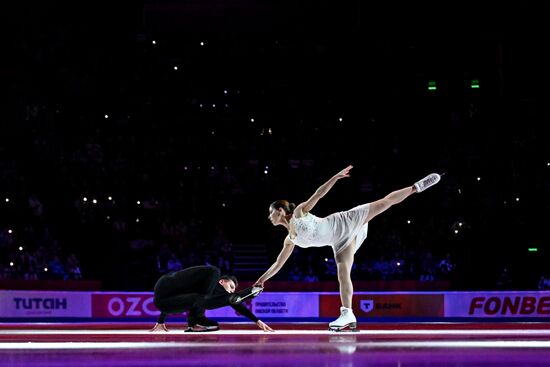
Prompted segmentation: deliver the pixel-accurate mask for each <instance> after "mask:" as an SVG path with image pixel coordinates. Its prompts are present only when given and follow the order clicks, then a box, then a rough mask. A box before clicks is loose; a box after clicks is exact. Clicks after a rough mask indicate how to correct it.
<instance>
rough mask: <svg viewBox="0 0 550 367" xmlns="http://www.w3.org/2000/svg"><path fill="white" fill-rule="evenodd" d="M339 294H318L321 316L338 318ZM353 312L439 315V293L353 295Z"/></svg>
mask: <svg viewBox="0 0 550 367" xmlns="http://www.w3.org/2000/svg"><path fill="white" fill-rule="evenodd" d="M341 305H342V304H341V302H340V296H338V295H329V294H323V295H320V300H319V313H320V316H321V317H338V315H339V314H340V306H341ZM352 308H353V313H354V314H355V316H357V317H443V315H444V295H443V294H395V293H394V294H355V295H354V296H353V305H352Z"/></svg>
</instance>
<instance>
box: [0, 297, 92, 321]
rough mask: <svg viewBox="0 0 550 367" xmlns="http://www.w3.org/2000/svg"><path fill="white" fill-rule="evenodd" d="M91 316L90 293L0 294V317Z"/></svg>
mask: <svg viewBox="0 0 550 367" xmlns="http://www.w3.org/2000/svg"><path fill="white" fill-rule="evenodd" d="M91 316H92V312H91V302H90V292H51V291H1V292H0V317H23V318H24V317H29V318H36V317H56V318H58V317H91Z"/></svg>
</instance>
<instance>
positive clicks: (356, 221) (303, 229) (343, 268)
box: [254, 166, 441, 330]
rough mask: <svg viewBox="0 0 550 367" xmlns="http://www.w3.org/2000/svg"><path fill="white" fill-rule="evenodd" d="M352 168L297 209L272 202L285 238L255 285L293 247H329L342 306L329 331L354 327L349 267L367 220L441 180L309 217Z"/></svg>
mask: <svg viewBox="0 0 550 367" xmlns="http://www.w3.org/2000/svg"><path fill="white" fill-rule="evenodd" d="M352 168H353V167H352V166H348V167H346V168H344V169H343V170H342V171H340V172H338V173H337V174H336V175H334V176H333V177H332V178H331V179H330V180H328V181H327V182H326V183H325V184H323V185H321V186H320V187H319V188H318V189H317V191H315V193H314V194H313V195H312V196H311V197H310V198H309V199H308V200H307V201H305V202H303V203H301V204H300V205H298V206H295V205H294V204H293V203H289V202H288V201H286V200H279V201H275V202H274V203H272V204H271V205H270V207H269V220H270V221H271V223H273V225H275V226H277V225H282V226H284V227H285V228H286V229H287V230H288V236H286V238H285V240H284V245H283V249H282V250H281V253H280V254H279V256H278V257H277V260H276V261H275V263H274V264H273V265H272V266H271V267H270V268H269V269H268V270H267V271H266V272H265V273H264V274H263V275H262V276H261V277H260V278H259V279H258V280H257V281H256V283H255V284H254V285H255V286H261V287H263V285H264V283H265V281H267V280H268V279H269V278H271V277H272V276H274V275H275V274H277V272H278V271H279V270H280V269H281V268H282V267H283V265H284V263H285V262H286V261H287V260H288V258H289V257H290V254H292V251H293V249H294V245H297V246H299V247H304V248H306V247H321V246H332V248H333V250H334V258H335V260H336V265H337V269H338V283H339V285H340V300H341V302H342V307H340V317H338V319H337V320H335V321H333V322H331V323H330V324H329V328H330V329H331V330H342V329H345V328H347V327H349V328H350V329H352V330H355V328H356V327H357V319H356V318H355V315H354V314H353V310H352V308H351V305H352V302H351V301H352V296H353V284H352V282H351V268H352V265H353V258H354V255H355V252H356V251H357V250H358V248H359V247H360V246H361V243H362V242H363V241H364V240H365V238H366V237H367V229H368V223H369V221H370V220H371V219H372V218H374V217H376V216H377V215H378V214H380V213H382V212H384V211H386V210H387V209H388V208H390V207H391V206H392V205H395V204H398V203H400V202H402V201H403V200H405V199H406V198H407V197H409V196H410V195H411V194H413V193H415V192H422V191H424V190H426V189H427V188H429V187H431V186H433V185H435V184H436V183H438V182H439V180H440V179H441V176H440V175H439V174H437V173H432V174H430V175H428V176H426V177H425V178H423V179H422V180H420V181H418V182H416V183H415V184H414V185H412V186H408V187H405V188H403V189H400V190H397V191H393V192H391V193H390V194H388V195H387V196H386V197H384V198H382V199H380V200H376V201H373V202H371V203H367V204H363V205H359V206H356V207H355V208H352V209H350V210H347V211H343V212H337V213H334V214H331V215H329V216H327V217H324V218H319V217H316V216H315V215H313V214H311V210H312V209H313V208H314V207H315V204H317V202H318V201H319V199H321V198H322V197H323V196H325V194H326V193H327V192H328V191H329V190H330V189H331V188H332V186H333V185H334V184H335V183H336V181H338V180H340V179H341V178H344V177H349V171H350V170H351V169H352Z"/></svg>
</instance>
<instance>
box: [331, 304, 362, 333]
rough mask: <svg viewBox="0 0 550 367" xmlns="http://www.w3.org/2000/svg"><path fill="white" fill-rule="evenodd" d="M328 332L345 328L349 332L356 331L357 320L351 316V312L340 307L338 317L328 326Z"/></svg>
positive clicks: (349, 309)
mask: <svg viewBox="0 0 550 367" xmlns="http://www.w3.org/2000/svg"><path fill="white" fill-rule="evenodd" d="M328 327H329V330H332V331H341V330H344V329H345V328H350V330H351V331H356V329H357V319H356V318H355V315H354V314H353V310H352V309H351V308H347V307H340V317H338V318H337V319H336V320H334V321H333V322H331V323H330V324H328Z"/></svg>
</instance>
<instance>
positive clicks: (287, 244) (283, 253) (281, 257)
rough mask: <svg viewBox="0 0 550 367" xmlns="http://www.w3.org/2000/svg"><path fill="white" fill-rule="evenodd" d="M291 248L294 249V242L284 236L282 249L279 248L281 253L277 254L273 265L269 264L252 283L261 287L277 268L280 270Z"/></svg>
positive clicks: (290, 252)
mask: <svg viewBox="0 0 550 367" xmlns="http://www.w3.org/2000/svg"><path fill="white" fill-rule="evenodd" d="M293 250H294V244H293V243H292V241H290V239H288V237H287V238H285V242H284V245H283V249H282V250H281V253H280V254H279V256H277V260H276V261H275V263H274V264H273V265H271V267H270V268H269V269H267V271H266V272H265V273H264V274H263V275H262V276H261V277H260V278H258V280H257V281H256V283H254V285H255V286H256V285H258V286H260V287H263V286H264V282H265V281H267V280H268V279H269V278H271V277H272V276H274V275H275V274H277V273H278V272H279V270H281V268H282V267H283V265H284V264H285V263H286V261H287V260H288V258H289V257H290V255H291V254H292V251H293Z"/></svg>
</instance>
